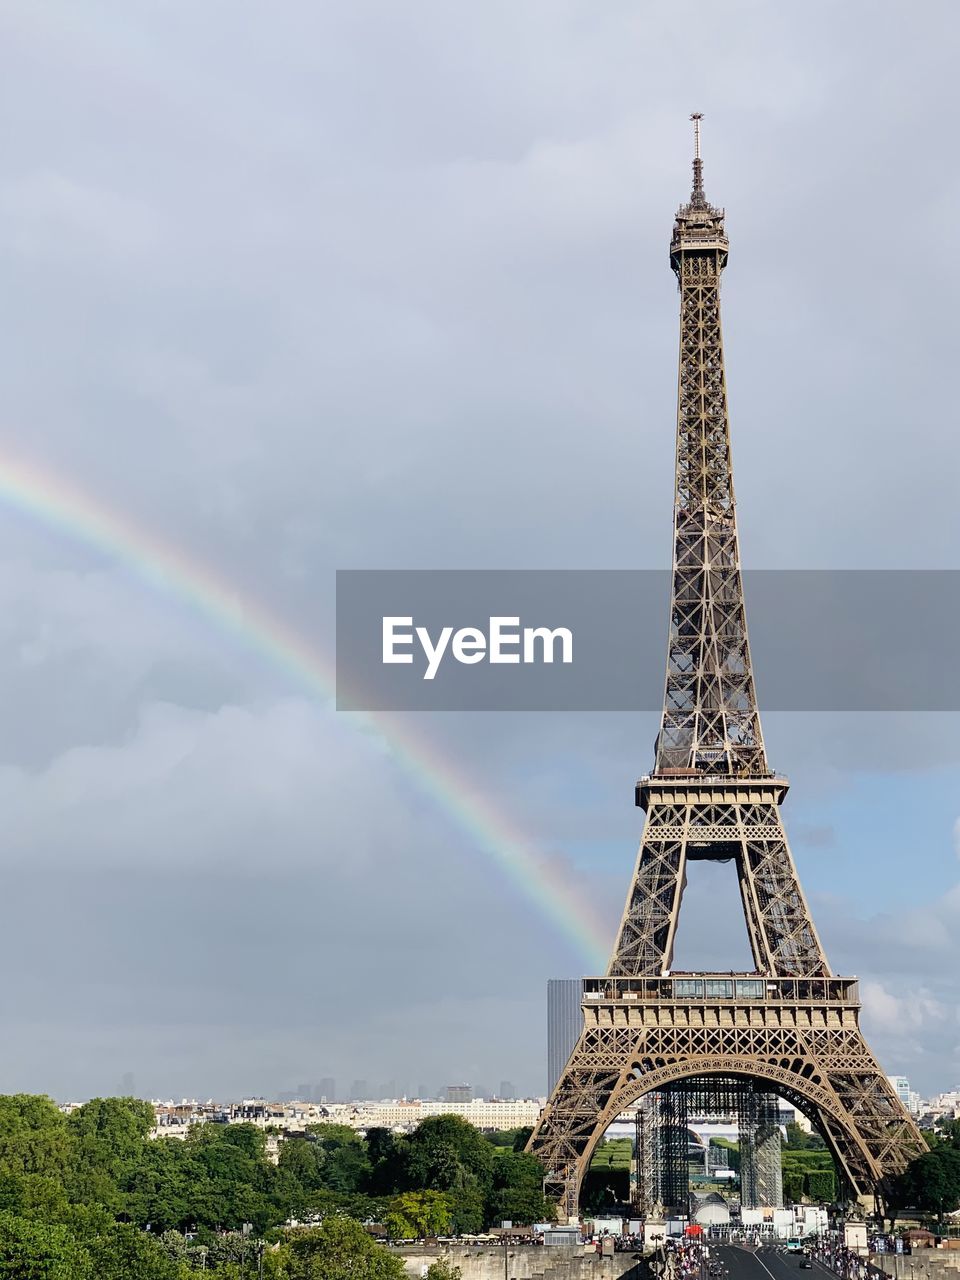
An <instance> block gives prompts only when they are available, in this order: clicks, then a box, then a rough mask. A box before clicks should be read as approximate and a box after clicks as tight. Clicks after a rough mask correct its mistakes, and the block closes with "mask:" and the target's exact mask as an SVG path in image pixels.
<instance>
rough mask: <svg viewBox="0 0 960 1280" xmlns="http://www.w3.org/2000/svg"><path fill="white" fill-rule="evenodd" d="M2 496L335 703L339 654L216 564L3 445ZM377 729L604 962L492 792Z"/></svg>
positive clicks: (597, 943) (599, 940) (582, 948)
mask: <svg viewBox="0 0 960 1280" xmlns="http://www.w3.org/2000/svg"><path fill="white" fill-rule="evenodd" d="M0 501H3V502H4V503H6V505H7V506H9V507H12V508H13V509H15V510H16V511H19V512H22V513H23V514H25V515H27V516H28V517H30V518H32V519H35V520H38V521H40V522H42V523H43V524H44V525H45V526H47V527H48V528H50V529H53V530H55V531H56V532H58V533H59V534H61V535H63V536H64V537H65V538H68V539H70V540H72V541H75V542H79V543H81V544H83V545H85V546H87V547H89V548H92V549H94V550H96V551H97V552H99V553H101V554H102V555H104V556H106V557H108V558H109V559H110V560H112V561H113V562H114V563H117V564H120V565H123V566H124V568H126V569H127V570H129V571H130V573H131V574H132V575H133V576H134V577H135V578H136V579H137V580H139V581H140V582H142V583H144V584H146V585H147V586H148V587H150V588H151V589H152V590H154V591H159V592H162V593H164V594H167V595H169V596H171V597H174V598H176V599H177V600H179V601H182V602H184V603H185V604H186V605H187V606H188V607H189V608H190V609H191V611H192V612H193V613H195V614H196V615H197V616H198V617H200V618H202V619H203V620H204V621H205V622H207V623H208V624H211V625H213V626H214V627H216V628H217V629H218V630H219V631H221V632H223V633H225V634H227V635H229V636H231V637H232V638H233V639H234V640H235V641H237V642H238V643H239V644H241V645H242V646H244V647H245V648H247V649H248V650H252V651H254V652H256V653H258V654H259V655H261V656H262V657H264V658H265V659H267V661H269V662H270V663H271V664H273V665H274V666H277V667H279V668H281V669H283V670H284V671H286V672H288V673H289V674H291V675H292V676H293V677H294V678H295V679H296V681H297V683H298V684H300V685H302V686H303V687H304V688H305V689H307V690H309V691H310V692H311V693H312V694H314V695H317V696H319V697H320V698H322V699H323V701H324V702H325V703H326V704H328V705H330V707H331V708H332V706H333V701H334V690H335V687H336V672H335V666H334V664H333V662H332V661H331V660H330V659H329V658H328V657H327V656H326V655H325V654H324V653H322V652H320V650H319V649H317V648H316V646H315V645H314V644H313V643H312V642H311V641H310V640H308V639H307V637H306V636H304V635H303V634H301V633H300V632H299V631H297V630H296V629H294V628H293V627H291V626H290V625H289V623H287V622H286V621H285V620H284V619H282V618H280V617H278V616H277V614H276V613H274V612H273V611H271V610H269V609H267V608H265V607H264V606H263V605H261V604H260V603H258V602H257V601H256V600H251V599H250V598H249V597H248V596H241V595H240V594H239V592H238V591H237V590H236V588H235V587H234V586H233V585H232V584H231V583H230V582H229V581H228V580H227V579H226V578H224V577H222V576H221V575H219V574H218V573H216V572H215V571H214V570H213V569H211V568H210V567H209V566H207V565H204V564H203V563H202V562H200V561H198V560H197V559H196V558H195V557H193V556H192V555H187V554H186V553H185V552H184V551H183V550H182V549H180V548H178V547H176V546H174V545H173V544H171V543H170V542H168V541H166V540H165V539H161V538H159V537H158V536H157V535H156V534H154V533H152V532H150V531H149V530H147V529H144V528H143V527H142V526H140V525H138V524H136V523H135V522H134V521H133V520H131V519H130V517H129V516H128V515H126V514H124V513H121V512H118V511H116V510H114V509H112V508H107V507H105V506H104V505H103V504H102V503H101V502H100V501H98V500H97V499H96V498H95V497H94V496H93V495H91V494H90V493H87V492H84V491H82V490H80V489H78V488H76V487H75V486H73V485H72V484H70V483H68V482H67V481H66V480H64V479H63V478H62V477H60V476H57V475H55V474H53V473H52V472H51V471H50V470H49V469H47V468H46V467H44V468H41V467H39V466H37V465H36V464H35V463H32V462H26V461H24V460H23V459H20V458H12V457H10V456H9V455H6V456H5V455H3V454H0ZM345 718H348V719H349V720H350V722H351V723H352V724H353V725H354V726H355V727H356V728H358V729H363V728H366V729H368V730H372V731H374V732H376V733H377V734H378V735H379V737H380V738H381V739H382V740H383V741H384V743H385V744H386V745H387V747H388V748H389V749H390V752H391V754H392V756H393V758H394V759H395V760H396V761H397V762H398V764H399V765H400V766H401V767H402V768H403V770H404V771H405V772H406V773H407V774H408V775H409V776H410V777H411V778H412V779H414V781H415V782H416V783H417V785H418V786H419V787H420V788H421V789H422V790H423V791H424V792H425V793H426V794H428V795H429V796H430V797H431V799H432V800H433V801H435V802H436V804H437V805H438V806H439V807H440V808H441V809H442V810H443V811H444V812H445V813H446V814H447V815H448V816H449V817H450V818H452V819H453V820H454V821H455V822H456V823H457V824H458V825H459V826H460V827H461V828H462V829H463V830H464V831H465V832H466V833H467V834H468V835H469V836H470V838H471V840H472V841H473V842H474V843H475V844H476V846H477V848H478V849H479V850H480V851H482V852H483V853H484V854H486V855H487V856H488V857H489V858H491V859H492V861H493V862H494V863H495V864H496V865H497V866H498V867H499V868H500V869H501V871H502V872H503V873H504V875H505V876H506V877H507V879H508V880H509V881H510V882H511V883H512V884H513V885H515V886H516V887H517V888H518V889H519V890H520V891H521V893H522V894H523V895H524V896H525V897H526V898H527V900H528V901H529V902H530V904H531V905H532V906H533V907H534V908H536V909H537V910H538V911H539V912H540V913H542V914H543V915H544V916H545V917H547V919H549V920H550V921H551V923H552V924H553V925H554V926H555V927H556V928H557V929H558V931H559V932H560V933H561V934H562V935H563V937H564V938H566V939H567V941H569V942H571V943H572V944H573V945H574V946H575V948H576V949H577V950H578V951H579V953H580V957H581V959H582V960H583V962H584V964H585V966H586V969H587V971H588V972H597V971H599V969H600V967H601V966H603V965H604V964H605V959H606V955H607V954H608V952H609V949H610V941H611V940H610V938H609V936H608V930H607V929H606V928H605V927H604V926H603V925H602V924H601V922H600V921H599V919H598V918H597V916H596V915H595V913H594V912H593V909H592V906H591V903H590V902H589V900H588V899H587V898H586V897H585V895H583V894H581V893H580V892H579V891H577V890H576V889H575V888H574V887H573V886H571V885H570V884H568V883H567V881H566V880H565V879H564V877H563V875H562V873H561V872H560V870H559V869H558V868H557V867H556V866H554V865H553V864H552V862H551V861H550V860H549V859H548V858H546V857H545V856H544V855H543V854H542V853H541V852H539V851H538V850H537V849H536V848H535V846H534V845H533V844H532V843H531V841H530V839H529V837H527V836H526V835H524V834H523V833H522V832H521V831H520V830H519V829H518V828H517V826H516V825H515V824H514V822H513V820H512V819H511V818H509V817H508V816H507V815H506V814H505V813H504V812H503V811H502V810H501V809H499V807H497V806H496V805H495V804H494V803H493V801H492V800H491V799H490V797H489V796H487V795H485V794H484V793H483V792H482V791H480V789H479V788H478V787H477V786H476V785H475V783H474V782H473V781H472V780H471V779H469V778H468V777H467V776H466V775H465V774H464V773H463V772H461V771H460V770H458V769H456V768H455V767H454V766H453V765H452V764H451V762H450V761H449V759H447V758H446V757H443V756H441V755H440V753H439V751H438V750H437V749H436V748H435V747H433V746H432V745H431V744H430V743H429V742H427V741H426V740H425V739H424V738H422V737H420V736H418V735H417V734H415V733H414V732H413V730H412V729H411V728H409V727H408V725H407V724H406V723H405V724H404V725H403V726H400V725H398V724H397V723H396V722H395V721H393V720H388V719H387V718H386V717H378V716H377V715H374V714H370V713H367V714H364V715H362V716H361V715H358V714H357V713H353V712H352V713H350V715H349V717H345Z"/></svg>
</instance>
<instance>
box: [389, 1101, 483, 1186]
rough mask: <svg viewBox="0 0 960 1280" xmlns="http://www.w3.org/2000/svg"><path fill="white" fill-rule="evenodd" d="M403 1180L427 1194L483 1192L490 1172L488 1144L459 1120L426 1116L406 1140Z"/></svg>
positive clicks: (473, 1129) (467, 1124) (469, 1126)
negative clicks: (475, 1189) (474, 1189)
mask: <svg viewBox="0 0 960 1280" xmlns="http://www.w3.org/2000/svg"><path fill="white" fill-rule="evenodd" d="M407 1151H408V1158H407V1162H406V1164H407V1168H406V1177H407V1179H408V1185H410V1186H411V1187H424V1188H427V1189H429V1190H431V1191H451V1190H461V1189H463V1188H464V1187H469V1186H476V1187H479V1189H480V1190H481V1191H482V1192H486V1191H487V1190H488V1188H489V1186H490V1178H491V1171H492V1168H493V1148H492V1147H491V1145H490V1143H489V1142H487V1141H486V1139H485V1138H484V1137H483V1136H482V1135H481V1134H480V1133H479V1132H478V1131H477V1130H476V1129H475V1128H474V1127H473V1125H472V1124H470V1123H469V1122H468V1121H466V1120H464V1119H462V1118H461V1117H460V1116H428V1117H427V1119H426V1120H421V1122H420V1123H419V1124H418V1125H417V1127H416V1129H415V1130H414V1131H413V1133H412V1134H411V1135H410V1138H409V1140H408V1147H407Z"/></svg>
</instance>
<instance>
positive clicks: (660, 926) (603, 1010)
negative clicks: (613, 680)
mask: <svg viewBox="0 0 960 1280" xmlns="http://www.w3.org/2000/svg"><path fill="white" fill-rule="evenodd" d="M694 120H695V122H696V124H695V129H696V151H695V159H694V165H693V172H694V177H693V191H692V194H691V197H690V200H689V201H688V203H687V204H685V205H683V206H681V208H680V210H679V211H678V213H677V216H676V221H675V223H674V229H673V237H672V240H671V244H670V263H671V266H672V268H673V271H674V272H675V274H676V277H677V281H678V283H679V289H680V378H679V396H678V414H677V455H676V501H675V509H674V555H673V591H672V600H671V606H670V637H669V646H668V658H667V678H666V687H665V695H664V708H663V718H662V721H661V726H660V732H659V734H658V737H657V742H656V749H655V755H656V759H655V765H654V770H653V772H652V773H651V774H649V775H647V776H645V777H643V778H641V780H640V782H639V783H638V784H637V797H636V798H637V803H638V805H640V807H641V808H642V809H643V810H644V813H645V815H646V821H645V825H644V831H643V837H642V840H641V845H640V851H639V855H638V858H637V864H636V870H635V873H634V877H633V883H632V885H631V888H630V891H629V893H628V895H627V901H626V906H625V908H624V912H623V918H622V921H621V924H620V930H619V933H618V937H617V941H616V945H615V948H614V952H613V957H612V959H611V961H610V966H609V969H608V972H607V975H606V976H605V977H603V978H588V979H585V980H584V992H583V996H584V998H583V1013H584V1025H583V1030H582V1032H581V1035H580V1039H579V1041H578V1043H577V1045H576V1047H575V1048H574V1050H573V1052H572V1054H571V1056H570V1059H569V1061H568V1063H567V1066H566V1068H565V1070H564V1072H563V1074H562V1076H561V1078H560V1079H559V1081H558V1082H557V1085H556V1087H555V1088H554V1091H553V1094H552V1096H551V1097H550V1099H549V1101H548V1104H547V1106H546V1108H545V1109H544V1112H543V1114H542V1116H541V1118H540V1121H539V1123H538V1125H537V1127H536V1129H535V1130H534V1133H533V1135H532V1137H531V1139H530V1142H529V1146H528V1150H530V1151H532V1152H533V1153H534V1154H536V1155H537V1156H538V1157H539V1158H540V1160H541V1161H542V1162H543V1165H544V1168H545V1171H546V1187H547V1190H548V1193H549V1194H551V1195H553V1196H554V1197H556V1198H557V1200H558V1201H559V1206H560V1210H561V1212H562V1213H565V1214H567V1215H568V1216H575V1215H576V1211H577V1203H578V1196H579V1187H580V1182H581V1179H582V1177H583V1174H584V1173H585V1171H586V1169H587V1167H588V1165H589V1163H590V1158H591V1156H592V1154H593V1150H594V1147H595V1146H596V1144H597V1142H598V1141H599V1140H600V1138H601V1137H602V1135H603V1133H604V1131H605V1130H606V1128H607V1126H608V1125H609V1124H610V1123H611V1121H613V1120H614V1119H615V1118H616V1117H617V1116H618V1115H619V1114H620V1113H621V1112H623V1111H624V1110H625V1109H627V1108H628V1107H630V1106H632V1105H633V1104H634V1103H635V1102H636V1101H637V1100H638V1099H639V1098H640V1097H642V1096H643V1095H645V1094H647V1093H650V1092H655V1091H662V1090H665V1089H667V1088H668V1087H670V1086H672V1085H674V1084H676V1083H677V1082H680V1081H689V1080H692V1079H696V1078H701V1077H704V1076H717V1077H724V1078H732V1079H739V1080H744V1081H746V1080H749V1081H756V1082H758V1083H759V1084H760V1085H761V1086H764V1087H765V1088H766V1089H767V1091H768V1092H771V1091H772V1092H775V1093H776V1094H778V1095H779V1096H781V1097H783V1098H785V1099H787V1100H788V1101H790V1102H792V1103H793V1104H794V1105H796V1106H798V1107H799V1108H800V1109H801V1110H802V1111H803V1112H804V1113H805V1114H807V1115H808V1116H810V1117H811V1119H813V1120H814V1121H815V1123H816V1124H817V1127H818V1128H819V1130H820V1132H821V1133H822V1134H823V1136H824V1138H825V1139H826V1141H827V1143H828V1145H829V1147H830V1149H831V1151H832V1153H833V1155H834V1157H835V1159H836V1162H837V1165H838V1168H839V1169H840V1170H841V1172H842V1175H843V1176H845V1178H846V1180H847V1181H848V1183H849V1184H850V1188H851V1189H852V1191H853V1192H854V1193H855V1194H857V1195H859V1196H861V1197H865V1196H867V1195H870V1194H874V1195H877V1194H879V1193H882V1187H883V1182H884V1179H885V1178H886V1177H887V1176H888V1175H891V1174H893V1173H896V1172H898V1171H900V1170H901V1169H903V1168H904V1167H905V1165H906V1164H907V1163H908V1161H909V1160H910V1159H912V1158H913V1157H914V1156H915V1155H917V1154H918V1153H920V1152H922V1151H923V1150H925V1149H926V1148H925V1144H924V1142H923V1139H922V1137H921V1135H920V1132H919V1130H918V1129H917V1127H916V1125H915V1124H914V1122H913V1121H912V1120H911V1118H910V1117H909V1115H908V1114H907V1113H906V1111H905V1110H904V1108H903V1105H902V1103H901V1102H900V1100H899V1099H898V1098H897V1096H896V1094H895V1093H894V1091H893V1089H892V1087H891V1086H890V1084H889V1082H888V1081H887V1078H886V1076H885V1075H884V1074H883V1072H882V1070H881V1069H880V1066H879V1064H878V1063H877V1061H876V1059H875V1058H874V1056H873V1054H872V1053H871V1052H870V1049H869V1048H868V1046H867V1044H866V1041H865V1040H864V1038H863V1035H862V1033H861V1031H860V1028H859V1009H860V1004H859V997H858V992H857V984H856V982H855V981H854V980H852V979H847V978H837V977H833V976H832V975H831V972H830V968H829V966H828V964H827V960H826V956H825V955H824V951H823V947H822V946H821V943H820V939H819V937H818V936H817V931H816V928H815V927H814V924H813V920H812V918H811V915H810V911H809V908H808V906H807V902H806V899H805V898H804V895H803V890H802V889H801V887H800V881H799V879H798V876H797V871H796V867H795V865H794V862H793V857H792V855H791V853H790V847H789V845H788V843H787V837H786V833H785V831H784V827H783V822H782V819H781V815H780V806H781V804H782V802H783V799H784V796H785V795H786V792H787V785H788V784H787V782H786V780H785V779H784V778H782V777H779V776H777V775H775V774H774V773H773V772H772V771H771V770H770V768H769V766H768V763H767V757H766V751H765V749H764V744H763V734H762V730H761V726H760V715H759V711H758V707H757V699H756V693H755V689H754V681H753V672H752V666H751V661H750V646H749V642H748V638H747V623H746V610H745V607H744V598H743V586H742V580H741V571H740V553H739V543H738V538H737V524H736V511H735V504H734V490H733V466H732V460H731V452H730V431H729V424H728V417H727V394H726V379H725V374H724V361H723V337H722V330H721V324H720V277H721V273H722V272H723V269H724V267H725V266H726V264H727V255H728V240H727V235H726V231H725V228H724V212H723V210H721V209H717V208H715V207H714V206H713V205H711V204H710V203H709V202H708V201H707V199H706V196H705V195H704V188H703V166H702V162H701V159H700V147H699V121H700V117H699V116H695V117H694ZM698 859H702V860H713V861H732V862H734V863H735V864H736V869H737V876H738V880H739V885H740V894H741V899H742V903H743V912H744V917H745V920H746V926H747V932H748V935H749V939H750V946H751V949H752V953H753V960H754V965H755V971H754V973H753V974H742V975H734V974H691V975H674V976H673V977H670V976H668V975H669V974H670V969H671V963H672V956H673V946H674V939H675V936H676V929H677V920H678V916H679V912H680V904H681V898H682V895H683V890H684V886H685V883H686V866H687V862H688V861H689V860H698Z"/></svg>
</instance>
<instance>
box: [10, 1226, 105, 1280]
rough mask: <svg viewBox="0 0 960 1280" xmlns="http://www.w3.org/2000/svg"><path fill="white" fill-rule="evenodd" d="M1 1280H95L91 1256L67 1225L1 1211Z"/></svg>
mask: <svg viewBox="0 0 960 1280" xmlns="http://www.w3.org/2000/svg"><path fill="white" fill-rule="evenodd" d="M0 1277H2V1280H92V1278H93V1272H92V1270H91V1265H90V1257H89V1255H88V1254H87V1252H86V1250H84V1249H83V1248H81V1246H80V1245H79V1244H78V1243H77V1241H76V1240H75V1239H74V1238H73V1236H72V1235H71V1233H70V1232H69V1231H68V1230H67V1228H66V1227H63V1226H60V1225H58V1224H50V1223H45V1222H34V1221H32V1220H31V1219H28V1218H17V1217H15V1216H14V1215H13V1214H10V1213H0Z"/></svg>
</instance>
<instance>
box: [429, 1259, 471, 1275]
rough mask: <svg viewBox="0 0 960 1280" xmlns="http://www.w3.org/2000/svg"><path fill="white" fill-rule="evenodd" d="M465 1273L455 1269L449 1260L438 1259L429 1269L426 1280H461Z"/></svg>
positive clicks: (457, 1268)
mask: <svg viewBox="0 0 960 1280" xmlns="http://www.w3.org/2000/svg"><path fill="white" fill-rule="evenodd" d="M462 1275H463V1272H462V1271H461V1270H460V1268H459V1267H455V1266H454V1265H453V1263H452V1262H451V1261H450V1259H449V1258H438V1259H437V1260H436V1262H431V1263H430V1265H429V1267H427V1274H426V1276H425V1277H424V1280H460V1277H461V1276H462Z"/></svg>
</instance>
